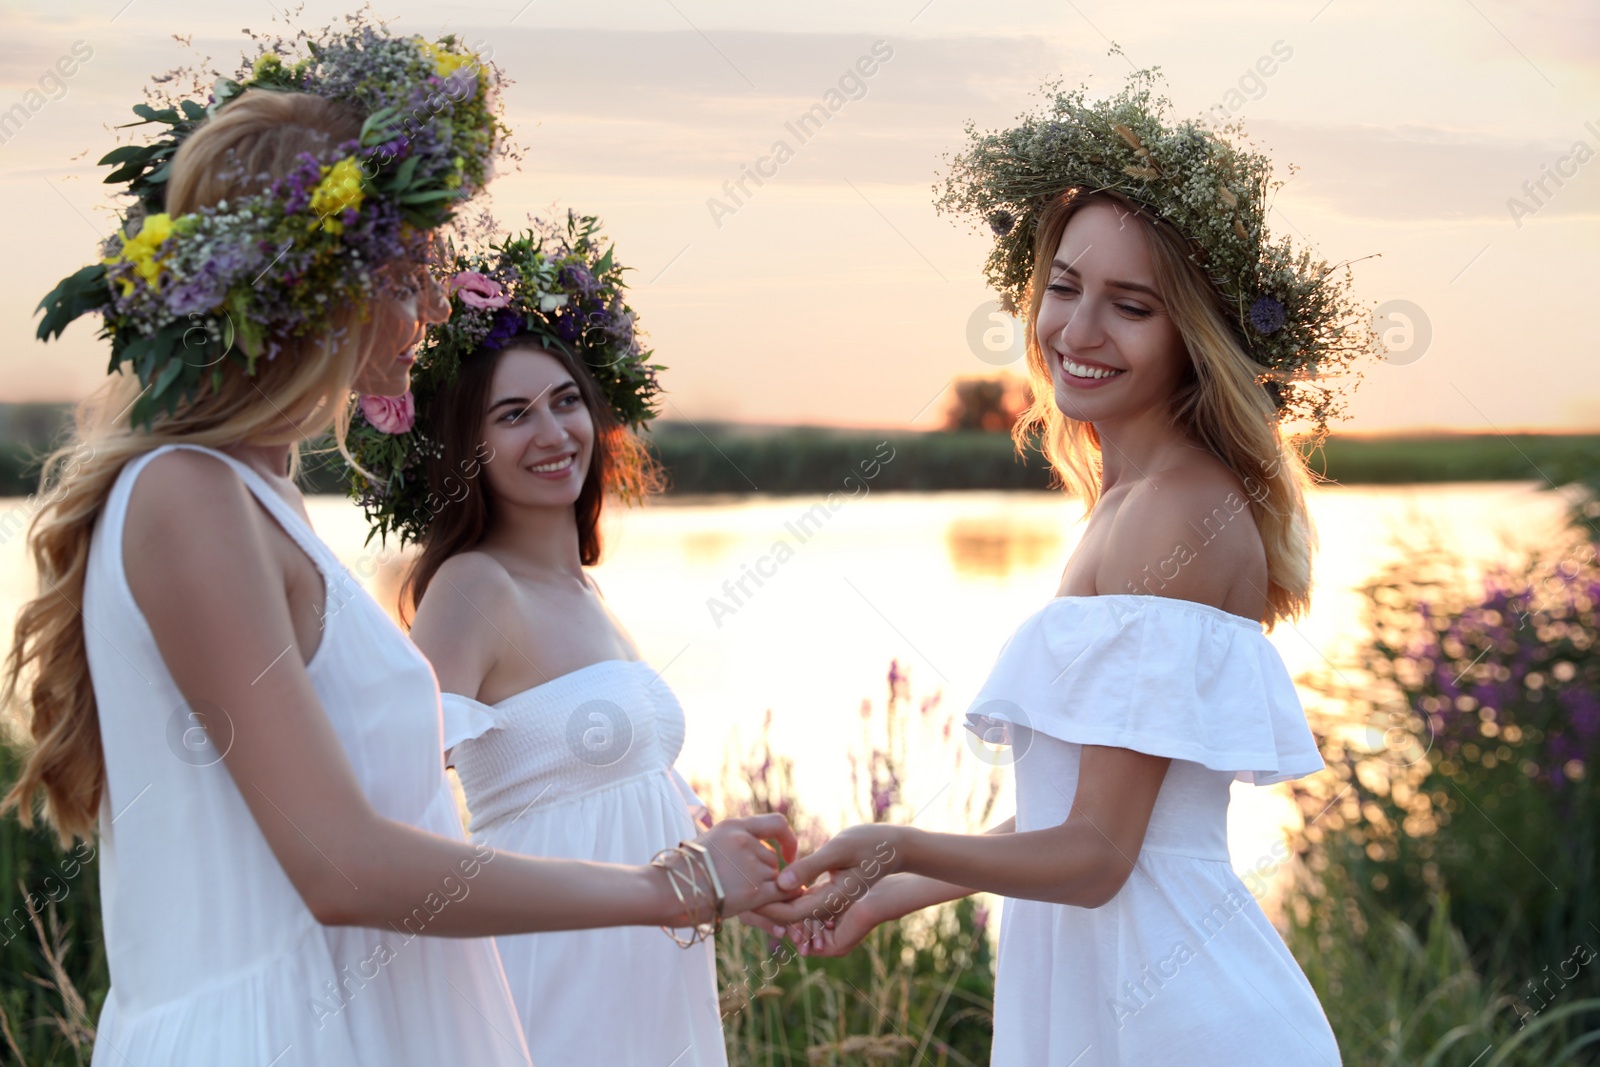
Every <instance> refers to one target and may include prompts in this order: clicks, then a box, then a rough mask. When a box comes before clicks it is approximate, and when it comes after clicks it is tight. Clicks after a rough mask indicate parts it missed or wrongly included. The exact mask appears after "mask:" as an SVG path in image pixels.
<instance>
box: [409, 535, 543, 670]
mask: <svg viewBox="0 0 1600 1067" xmlns="http://www.w3.org/2000/svg"><path fill="white" fill-rule="evenodd" d="M516 595H517V594H516V587H515V585H514V584H513V582H512V578H511V575H510V574H509V573H507V572H506V569H505V567H503V566H502V565H501V564H500V563H499V562H498V561H497V560H495V559H494V557H492V556H490V555H488V554H486V553H483V552H473V551H467V552H460V553H457V554H456V555H454V556H451V557H450V558H449V559H447V560H445V561H444V562H443V563H442V564H440V566H439V569H438V570H437V571H435V572H434V575H433V579H432V581H430V582H429V583H428V589H427V592H425V593H424V594H423V595H422V601H421V603H419V604H418V605H417V612H416V617H415V618H414V619H413V620H412V622H411V640H412V641H413V642H415V643H416V646H417V647H418V648H419V649H421V650H422V654H423V655H425V656H427V657H428V660H429V662H430V663H432V664H433V670H434V673H435V674H436V675H438V678H439V688H440V689H442V690H444V691H445V692H447V693H462V694H464V695H466V696H476V695H477V693H478V689H479V687H480V686H481V685H482V683H483V680H484V678H486V677H487V676H488V674H489V671H490V670H491V669H492V668H493V666H494V664H495V662H496V659H497V658H498V657H497V650H499V649H501V647H502V646H503V645H504V644H505V635H506V633H507V632H508V630H509V629H510V627H511V622H512V620H513V619H514V618H515V615H516Z"/></svg>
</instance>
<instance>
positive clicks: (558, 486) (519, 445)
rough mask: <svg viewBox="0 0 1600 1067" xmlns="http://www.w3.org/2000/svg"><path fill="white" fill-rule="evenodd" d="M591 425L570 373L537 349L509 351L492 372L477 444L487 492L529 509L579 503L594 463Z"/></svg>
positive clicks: (517, 348) (550, 356) (593, 433)
mask: <svg viewBox="0 0 1600 1067" xmlns="http://www.w3.org/2000/svg"><path fill="white" fill-rule="evenodd" d="M594 438H595V426H594V418H593V417H592V416H591V415H590V413H589V409H588V407H587V406H586V405H585V404H584V402H583V394H582V393H580V392H579V390H578V383H577V382H576V381H574V380H573V377H572V372H571V371H569V370H568V369H567V367H566V365H565V364H564V363H563V362H562V361H561V360H559V359H557V358H556V357H555V356H552V355H551V354H550V353H548V352H545V351H543V350H542V349H538V348H530V347H523V346H518V347H514V348H508V349H507V350H506V351H505V352H503V353H502V354H501V355H500V359H499V361H498V363H497V364H496V365H495V369H494V376H493V379H492V380H491V382H490V385H489V401H488V405H487V408H486V410H485V413H484V416H483V425H482V440H483V441H484V442H485V443H486V444H487V445H488V446H489V447H490V448H492V449H493V452H492V453H490V455H491V457H492V458H491V459H490V460H489V462H488V463H487V464H485V466H484V471H485V473H486V476H487V477H488V479H489V481H488V487H489V491H490V492H491V493H492V494H493V495H494V496H495V497H496V498H499V499H502V500H506V501H508V502H511V503H514V504H518V505H523V506H530V507H570V506H571V505H572V504H574V503H576V502H577V499H578V494H579V493H580V492H581V491H582V490H583V483H584V479H585V478H587V477H588V474H589V466H590V463H591V461H592V460H593V456H594Z"/></svg>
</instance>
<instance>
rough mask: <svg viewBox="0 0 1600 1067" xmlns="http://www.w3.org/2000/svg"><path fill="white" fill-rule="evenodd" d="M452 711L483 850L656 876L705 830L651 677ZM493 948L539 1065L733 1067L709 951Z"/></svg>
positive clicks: (627, 935)
mask: <svg viewBox="0 0 1600 1067" xmlns="http://www.w3.org/2000/svg"><path fill="white" fill-rule="evenodd" d="M443 706H444V720H445V745H446V748H447V749H448V750H449V752H448V757H447V758H448V760H449V762H451V763H453V764H454V765H455V768H456V772H457V773H458V774H459V775H460V776H461V785H462V787H463V788H464V789H465V790H466V794H467V807H468V808H469V809H470V810H471V813H472V825H471V827H470V830H471V832H472V839H473V840H474V841H476V842H479V843H481V844H485V845H489V846H491V847H493V848H494V849H496V850H497V851H505V852H521V853H526V854H528V855H532V856H554V857H560V858H563V859H581V860H597V861H601V862H607V863H629V864H643V863H648V862H649V860H650V857H651V856H653V855H655V854H656V853H657V852H659V851H660V850H661V849H663V848H670V847H671V846H673V845H676V844H677V843H678V842H679V841H682V840H685V839H687V838H692V837H694V836H695V834H696V833H697V832H698V831H699V828H698V827H697V826H696V825H695V823H696V818H697V816H700V815H703V814H704V812H705V808H704V805H702V804H701V803H700V801H699V799H698V798H697V797H696V796H695V795H694V793H693V792H692V791H691V790H690V788H689V785H688V783H687V782H685V781H684V780H683V778H682V776H680V775H679V774H678V772H677V771H676V770H675V769H674V768H673V761H674V760H676V759H677V758H678V752H679V750H680V749H681V748H682V747H683V739H684V730H685V724H684V717H683V709H682V708H681V707H680V706H679V704H678V701H677V698H676V697H675V696H674V695H673V693H672V690H671V688H670V687H669V686H668V685H667V683H666V682H665V681H663V680H662V678H661V676H660V675H659V674H657V673H656V671H655V670H654V669H653V668H652V667H651V666H650V665H649V664H648V663H645V662H643V661H640V660H617V659H612V660H602V661H601V662H599V663H593V664H590V665H589V666H587V667H583V668H580V669H578V670H575V671H572V672H571V673H569V674H563V675H561V676H559V677H556V678H552V679H551V680H550V681H549V682H547V683H545V684H542V685H537V686H534V687H533V688H532V689H526V690H524V691H522V692H520V693H517V694H516V695H514V696H510V697H507V698H506V699H505V700H502V701H500V702H499V703H497V704H493V705H488V704H482V703H479V702H478V701H476V700H473V699H471V698H469V697H463V696H458V695H456V694H454V693H446V694H444V705H443ZM682 932H683V933H685V934H686V933H687V932H688V931H682ZM496 941H497V942H498V943H499V947H500V956H501V959H502V960H503V961H504V963H505V969H506V977H507V979H508V980H509V981H510V983H511V994H512V999H513V1000H514V1001H515V1002H516V1006H517V1010H518V1012H519V1013H520V1014H521V1017H522V1019H523V1025H524V1028H525V1029H526V1031H527V1035H528V1047H529V1049H531V1050H532V1052H533V1060H534V1063H536V1064H553V1065H564V1064H575V1065H576V1064H605V1065H607V1067H610V1065H616V1067H634V1065H636V1067H668V1065H669V1064H670V1065H671V1067H725V1065H726V1064H727V1062H728V1061H727V1053H726V1051H725V1048H724V1041H723V1036H722V1016H721V1012H720V1011H719V1006H718V1000H717V978H716V960H715V956H714V955H713V945H712V943H711V942H710V941H704V942H701V943H700V944H698V945H694V946H692V947H690V948H689V949H681V948H679V947H678V946H677V945H676V944H674V943H673V942H672V940H671V939H670V938H668V937H667V935H666V934H664V933H662V932H661V931H660V930H659V929H657V928H656V927H654V926H624V927H614V928H611V929H602V930H571V931H558V932H552V933H540V934H519V935H516V936H512V937H500V938H497V939H496Z"/></svg>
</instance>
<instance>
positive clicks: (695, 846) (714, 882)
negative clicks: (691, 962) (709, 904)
mask: <svg viewBox="0 0 1600 1067" xmlns="http://www.w3.org/2000/svg"><path fill="white" fill-rule="evenodd" d="M680 846H681V847H683V848H686V849H689V850H690V851H692V852H694V853H695V854H696V855H698V856H699V857H700V861H701V862H702V863H704V864H705V868H706V876H707V877H708V878H709V879H710V881H711V893H712V896H713V898H714V899H715V901H716V905H715V913H716V917H715V919H714V920H713V926H712V931H711V932H712V933H713V934H715V933H718V932H720V931H721V930H722V911H723V908H724V907H726V906H727V903H728V894H727V893H725V892H723V889H722V879H721V878H719V877H717V865H716V864H715V863H712V862H711V852H710V850H709V849H707V848H706V846H704V845H702V844H700V843H699V842H698V841H683V842H680Z"/></svg>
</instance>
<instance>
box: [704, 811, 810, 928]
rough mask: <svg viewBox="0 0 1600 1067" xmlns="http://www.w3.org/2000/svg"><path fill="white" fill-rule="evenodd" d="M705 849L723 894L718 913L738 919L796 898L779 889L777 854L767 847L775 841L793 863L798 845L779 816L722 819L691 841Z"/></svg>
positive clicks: (787, 825) (787, 891) (785, 820)
mask: <svg viewBox="0 0 1600 1067" xmlns="http://www.w3.org/2000/svg"><path fill="white" fill-rule="evenodd" d="M695 841H696V842H697V843H699V844H701V845H704V846H705V847H706V850H707V852H708V853H709V854H710V857H711V860H712V862H713V863H714V864H715V865H716V869H717V875H718V877H719V878H720V880H721V882H722V891H723V893H725V894H726V900H725V901H724V903H723V907H722V913H723V914H724V915H738V914H742V913H744V912H747V911H752V910H754V909H756V908H760V907H763V906H765V905H768V904H774V903H776V902H778V901H781V900H788V899H789V898H791V897H793V896H795V895H796V891H795V890H790V889H780V888H779V887H778V886H777V884H776V882H775V881H774V878H775V877H776V875H777V873H778V853H777V852H774V851H773V850H772V848H771V846H769V845H768V844H767V842H768V841H776V842H777V843H778V847H779V848H780V849H781V850H782V853H783V858H784V859H785V860H793V859H794V855H795V852H796V851H797V850H798V849H799V843H798V842H797V841H796V840H795V836H794V830H793V829H791V828H790V826H789V822H788V820H787V819H785V818H784V817H783V816H782V815H753V816H749V817H747V818H742V819H724V820H722V821H721V822H719V823H717V824H716V825H715V826H713V827H712V828H711V829H709V830H707V831H706V832H705V833H703V834H701V835H700V836H699V837H697V838H695Z"/></svg>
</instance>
